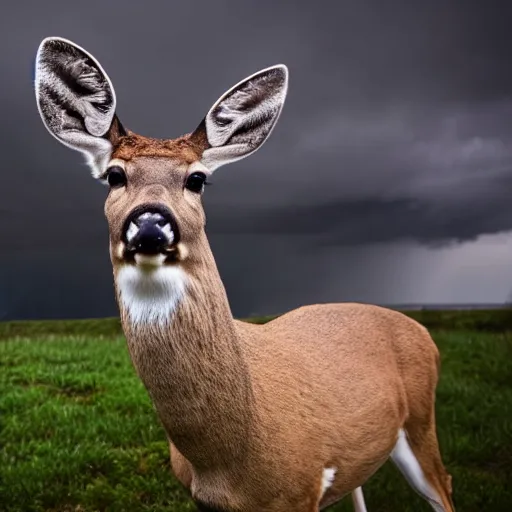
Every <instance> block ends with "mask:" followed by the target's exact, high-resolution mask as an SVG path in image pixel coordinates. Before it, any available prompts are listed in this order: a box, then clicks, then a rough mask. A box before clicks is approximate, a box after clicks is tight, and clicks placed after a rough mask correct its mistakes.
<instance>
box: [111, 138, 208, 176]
mask: <svg viewBox="0 0 512 512" xmlns="http://www.w3.org/2000/svg"><path fill="white" fill-rule="evenodd" d="M200 157H201V155H200V152H199V150H198V148H196V147H195V146H194V144H193V143H192V142H191V141H190V140H189V138H188V136H184V137H180V138H179V139H167V140H165V139H151V138H148V137H142V136H140V135H136V134H133V133H131V134H129V135H127V136H124V137H121V138H120V140H119V141H118V142H117V144H116V145H115V146H114V148H113V151H112V160H114V159H119V160H122V161H124V162H126V164H127V165H125V168H126V171H127V172H128V174H131V175H132V176H134V177H135V176H138V177H140V179H142V180H143V181H148V180H149V181H154V180H157V181H158V180H159V178H166V179H169V178H170V177H171V175H175V176H176V175H180V174H182V173H184V172H186V171H187V170H188V169H189V168H191V164H194V166H192V167H194V169H195V167H198V169H197V170H199V168H200V167H203V166H202V165H201V164H200V163H199V160H200Z"/></svg>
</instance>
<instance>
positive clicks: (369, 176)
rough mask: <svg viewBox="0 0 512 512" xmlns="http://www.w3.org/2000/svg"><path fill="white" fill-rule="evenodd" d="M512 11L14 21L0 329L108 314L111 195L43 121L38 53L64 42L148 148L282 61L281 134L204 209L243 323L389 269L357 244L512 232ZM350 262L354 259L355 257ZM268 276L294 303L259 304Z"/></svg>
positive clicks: (163, 6) (1, 56)
mask: <svg viewBox="0 0 512 512" xmlns="http://www.w3.org/2000/svg"><path fill="white" fill-rule="evenodd" d="M511 14H512V7H511V6H510V5H509V4H508V3H507V2H506V1H485V2H484V1H480V2H473V3H472V4H471V7H469V6H468V4H467V3H466V2H462V0H460V1H455V0H451V1H446V0H444V1H440V0H432V1H430V2H423V1H419V0H418V1H414V2H401V1H399V0H396V1H393V2H380V1H377V0H374V1H371V2H356V1H354V2H337V3H336V2H330V3H324V4H322V8H319V7H316V6H315V4H314V3H311V2H305V1H304V2H303V1H293V2H291V1H282V2H273V1H263V0H260V1H251V0H247V1H244V2H240V1H238V2H234V1H230V0H224V1H219V2H207V1H203V2H199V1H187V2H181V3H171V2H164V1H161V2H157V1H152V2H144V3H141V2H133V1H124V2H99V1H98V0H91V1H89V2H87V3H75V4H70V3H69V2H64V1H63V0H51V1H49V2H44V3H41V2H36V1H35V0H30V1H29V2H24V3H20V2H18V3H11V4H9V6H5V7H4V9H3V15H2V18H1V19H0V43H1V46H2V48H3V50H2V52H1V53H0V66H1V69H2V81H1V83H0V107H1V112H2V114H3V123H2V124H1V125H0V131H1V136H0V144H1V149H2V171H1V172H0V235H1V236H2V248H1V252H0V280H1V283H2V285H3V286H2V293H3V295H1V296H0V297H2V299H1V301H0V306H1V309H2V311H6V312H5V313H3V314H4V317H20V316H21V317H23V316H40V315H42V316H58V315H61V316H62V315H64V316H82V315H85V316H87V315H89V314H91V315H92V314H94V315H101V314H102V312H103V313H104V314H112V313H113V312H114V311H115V306H114V305H113V300H112V290H111V282H110V277H108V276H110V270H109V262H108V257H106V255H107V231H106V225H105V221H104V218H103V213H102V208H103V206H102V205H103V200H104V197H105V189H103V188H102V187H101V186H99V185H98V184H96V183H94V181H93V180H92V179H91V178H90V176H89V174H88V170H87V168H86V167H85V165H84V164H83V163H82V161H81V157H80V156H79V155H78V154H76V153H73V152H71V151H69V150H68V149H66V148H64V147H62V146H60V145H59V144H58V142H56V141H55V140H53V139H52V138H51V137H50V135H49V134H48V133H47V132H46V130H45V128H44V127H43V125H42V123H41V121H40V119H39V116H38V113H37V110H36V105H35V99H34V92H33V86H32V83H31V79H32V64H33V59H34V56H35V51H36V49H37V46H38V44H39V42H40V41H41V39H42V38H44V37H46V36H48V35H60V36H62V37H67V38H70V39H72V40H74V41H76V42H77V43H78V44H80V45H82V46H84V47H85V48H87V49H88V50H89V51H91V52H92V53H93V54H94V55H95V56H96V57H97V58H98V59H99V60H100V61H101V63H102V64H103V66H104V67H105V69H106V70H107V72H108V73H109V75H110V76H111V78H112V80H113V82H114V86H115V88H116V92H117V96H118V106H119V115H120V117H121V119H122V120H123V122H124V123H125V124H126V125H127V126H128V127H130V128H131V129H133V130H134V131H136V132H139V133H142V134H144V135H148V136H155V137H175V136H178V135H180V134H182V133H184V132H187V131H190V130H192V129H193V128H194V127H195V126H196V124H197V123H198V122H199V120H200V119H201V118H202V117H203V115H204V114H205V112H206V110H207V109H208V108H209V107H210V105H211V104H212V103H213V102H214V101H215V100H216V99H217V97H218V96H219V95H220V94H221V93H222V92H223V91H224V90H226V89H227V88H228V87H230V86H231V85H232V84H233V83H235V82H237V81H238V80H240V79H241V78H243V77H244V76H247V75H248V74H250V73H253V72H254V71H256V70H258V69H260V68H263V67H266V66H268V65H271V64H274V63H277V62H284V63H286V64H287V65H288V66H289V68H290V72H291V82H290V92H289V98H288V100H287V104H286V106H285V109H284V111H283V115H282V117H281V120H280V122H279V125H278V127H277V128H276V130H275V131H274V133H273V135H272V138H271V139H270V140H269V141H268V142H267V143H266V144H265V146H264V148H263V149H262V150H261V151H259V152H258V153H257V154H255V155H254V156H252V157H251V158H249V159H247V160H244V161H241V162H238V163H236V164H233V165H232V166H230V167H226V168H223V169H220V170H219V171H217V172H216V174H215V176H214V182H215V185H214V187H211V189H208V194H207V196H206V197H205V204H206V209H207V215H208V230H209V232H210V233H211V238H212V245H213V246H214V249H215V251H216V254H217V259H218V262H219V266H220V267H221V269H222V272H223V276H224V278H225V281H226V286H227V288H228V290H229V292H230V297H231V300H232V303H233V304H234V309H235V310H236V312H237V313H238V314H246V313H248V312H253V311H259V310H268V309H269V308H271V309H275V310H284V309H287V308H289V307H292V306H293V305H294V304H295V303H296V302H297V301H299V299H300V300H304V301H306V300H307V298H308V297H310V298H312V297H315V300H320V299H321V298H322V297H324V296H325V297H327V292H326V291H325V290H326V287H327V288H329V286H330V282H332V280H333V279H332V276H333V275H334V274H336V275H337V276H343V278H344V279H346V280H348V281H350V279H351V276H352V275H354V273H355V272H356V271H355V270H353V269H354V268H356V267H357V268H359V269H361V272H363V273H364V272H365V271H364V268H363V267H361V266H357V265H356V262H358V261H362V262H364V264H365V265H372V266H379V265H380V266H381V267H382V265H383V263H382V261H381V262H380V263H379V260H373V259H371V258H369V257H367V256H364V257H363V255H364V254H365V250H364V247H365V244H371V243H375V242H379V243H394V242H395V241H400V240H412V241H415V242H417V243H421V244H426V245H429V246H437V245H439V244H444V243H452V242H453V241H455V242H457V241H464V240H473V239H477V238H478V237H479V236H480V235H482V234H485V233H496V232H501V231H506V230H512V215H509V214H508V204H507V196H508V193H507V191H508V190H510V185H511V182H510V181H511V179H512V178H511V176H512V169H511V168H512V155H511V151H512V150H511V147H512V146H511V137H512V128H511V126H512V125H511V124H510V118H511V115H510V114H511V113H512V92H511V91H512V68H511V67H510V65H509V51H508V48H509V46H510V30H509V26H508V20H510V15H511ZM34 20H37V22H35V21H34ZM246 237H252V238H251V239H253V240H254V241H253V242H252V243H251V242H250V241H249V238H246ZM263 239H264V240H266V242H262V240H263ZM241 240H243V245H244V247H243V248H242V247H241ZM269 240H272V242H271V243H270V242H269ZM351 247H352V248H354V251H356V253H357V251H360V252H359V253H357V254H358V255H355V254H356V253H350V254H351V256H350V257H349V256H347V255H348V252H347V251H348V250H349V248H351ZM276 248H278V249H276ZM357 248H360V249H357ZM326 251H331V252H333V253H336V254H338V252H337V251H342V252H343V251H344V252H343V254H344V256H342V257H340V258H341V261H343V265H335V266H333V265H334V263H332V261H331V259H330V258H329V257H328V256H327V254H328V253H327V252H326ZM349 252H350V251H349ZM241 260H243V262H244V263H243V265H242V264H241V262H240V261H241ZM320 260H321V261H325V262H327V261H331V263H329V264H327V263H325V265H324V266H325V275H323V277H322V276H320V275H319V274H318V273H315V272H313V270H312V269H313V267H314V266H315V264H314V263H312V262H313V261H320ZM262 261H264V262H265V265H263V263H262ZM283 262H285V263H283ZM285 267H286V268H285ZM251 268H253V269H254V270H253V271H252V272H251V270H250V269H251ZM382 268H384V267H382ZM79 269H80V270H79ZM86 269H93V270H91V271H89V270H86ZM351 269H352V270H351ZM385 270H386V272H387V273H388V274H389V273H390V272H391V267H388V266H386V267H385ZM85 272H89V274H87V275H85ZM297 274H300V275H301V279H300V280H297V279H296V278H295V276H296V275H297ZM263 275H265V276H267V275H268V279H269V280H271V281H272V283H274V284H275V286H276V287H277V286H280V287H281V288H280V289H282V290H283V291H282V292H279V293H274V295H273V299H272V300H271V301H269V300H268V293H269V290H268V289H267V290H266V291H258V290H259V282H260V281H261V279H262V276H263ZM378 275H381V277H376V278H375V279H374V280H373V281H372V284H371V286H370V284H368V287H367V292H365V293H367V294H366V295H364V294H362V295H361V294H359V292H357V289H358V288H357V286H359V285H358V284H357V282H358V279H357V278H356V277H354V283H353V285H354V287H352V288H351V286H350V285H349V284H348V285H347V288H346V290H348V291H347V293H348V295H347V296H345V295H344V296H343V297H342V298H343V299H344V300H346V299H348V298H350V293H353V296H361V297H368V300H371V297H372V296H376V297H377V296H379V297H384V298H385V295H379V293H380V292H379V290H383V289H384V288H386V286H388V285H389V283H388V281H387V278H385V277H382V276H383V273H381V274H378ZM52 276H53V277H52ZM55 276H59V277H58V278H56V277H55ZM329 276H330V277H329ZM340 279H341V277H340ZM242 280H244V281H245V282H246V283H247V290H250V291H247V290H246V289H244V288H242V287H241V286H240V285H239V283H240V282H241V281H242ZM359 281H360V279H359ZM372 287H373V288H372ZM50 288H51V293H50V291H49V290H50ZM299 289H300V290H302V291H301V292H300V294H299ZM365 289H366V288H365ZM322 290H323V291H322ZM350 290H352V291H351V292H350ZM372 290H373V291H372ZM349 292H350V293H349ZM322 293H324V295H322ZM45 294H50V295H48V296H46V295H45ZM298 294H299V295H298ZM372 294H373V295H372ZM45 296H46V297H47V300H44V298H42V297H45ZM71 296H73V297H80V296H84V297H88V298H87V299H84V300H83V301H78V299H77V300H76V301H75V302H74V301H73V300H70V299H69V297H71ZM59 297H60V298H59ZM63 297H67V298H68V299H69V300H68V299H66V300H65V299H63ZM318 298H320V299H318ZM0 313H1V311H0Z"/></svg>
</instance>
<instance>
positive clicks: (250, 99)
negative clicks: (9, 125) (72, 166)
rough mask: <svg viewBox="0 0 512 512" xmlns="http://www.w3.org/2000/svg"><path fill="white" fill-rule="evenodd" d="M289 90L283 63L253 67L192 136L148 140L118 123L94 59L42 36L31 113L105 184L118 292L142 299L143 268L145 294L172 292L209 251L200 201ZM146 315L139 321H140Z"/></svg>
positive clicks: (263, 135) (266, 131)
mask: <svg viewBox="0 0 512 512" xmlns="http://www.w3.org/2000/svg"><path fill="white" fill-rule="evenodd" d="M287 84H288V71H287V68H286V67H285V66H284V65H277V66H273V67H269V68H267V69H264V70H262V71H259V72H258V73H255V74H254V75H251V76H249V77H248V78H246V79H244V80H242V81H241V82H239V83H238V84H236V85H235V86H233V87H232V88H231V89H229V90H228V91H227V92H226V93H224V94H223V95H222V96H221V97H220V98H219V99H218V100H217V101H216V102H215V103H214V105H213V106H212V107H211V108H210V110H209V111H208V113H207V114H206V116H205V118H204V119H203V120H202V121H201V123H200V124H199V126H198V127H197V129H196V130H195V131H194V132H192V133H190V134H188V135H185V136H183V137H180V138H177V139H171V140H160V139H151V138H146V137H142V136H140V135H136V134H135V133H133V132H131V131H129V130H127V129H125V128H124V127H123V125H122V124H121V122H120V120H119V118H118V116H117V113H116V95H115V92H114V88H113V86H112V82H111V80H110V78H109V77H108V76H107V74H106V73H105V71H104V70H103V68H102V67H101V65H100V64H99V63H98V61H97V60H96V59H95V58H94V57H93V56H92V55H90V54H89V53H87V52H86V51H85V50H84V49H82V48H81V47H79V46H77V45H75V44H74V43H72V42H70V41H67V40H65V39H61V38H47V39H45V40H43V42H42V43H41V45H40V47H39V50H38V53H37V57H36V83H35V86H36V97H37V104H38V109H39V113H40V115H41V118H42V120H43V122H44V124H45V126H46V128H47V129H48V130H49V132H50V133H51V134H52V135H53V136H54V137H55V138H56V139H57V140H59V141H60V142H61V143H63V144H65V145H66V146H68V147H70V148H72V149H74V150H77V151H80V152H81V153H83V154H84V155H85V156H86V158H87V163H88V165H89V167H90V169H91V171H92V175H93V176H94V178H96V179H98V180H100V181H101V182H104V183H105V184H107V185H108V186H109V188H110V190H109V193H108V196H107V199H106V202H105V215H106V218H107V221H108V225H109V233H110V255H111V260H112V264H113V266H114V273H115V275H116V276H117V280H118V281H124V282H125V284H126V286H125V288H130V286H132V287H133V286H135V287H139V288H140V289H139V290H138V293H139V295H140V294H141V293H143V288H144V286H146V285H147V283H146V284H144V283H145V279H144V277H143V275H144V272H145V273H146V274H147V273H152V276H153V277H152V278H151V286H152V288H153V290H152V293H153V294H154V293H155V289H156V288H158V286H157V285H158V283H160V284H161V286H162V293H163V294H167V295H169V293H170V294H174V295H176V294H179V293H180V290H182V289H183V287H184V282H185V281H186V279H187V276H190V275H193V273H194V269H195V268H196V265H197V264H198V263H200V262H201V261H204V258H205V255H207V254H209V250H208V242H207V240H206V235H205V231H204V226H205V214H204V211H203V206H202V201H201V196H202V193H203V190H204V185H205V183H207V180H208V177H209V176H210V175H211V174H212V173H213V172H214V171H215V170H216V169H217V168H218V167H220V166H221V165H224V164H227V163H230V162H234V161H236V160H239V159H241V158H245V157H246V156H249V155H250V154H252V153H254V152H255V151H256V150H257V149H259V148H260V147H261V146H262V144H263V143H264V142H265V140H266V139H267V138H268V137H269V135H270V133H271V132H272V130H273V128H274V126H275V124H276V122H277V120H278V118H279V115H280V113H281V110H282V107H283V104H284V101H285V97H286V93H287ZM155 276H158V279H155ZM169 279H171V280H172V286H171V287H169V282H168V281H169ZM130 283H131V285H130ZM141 287H142V288H141ZM129 296H130V293H129V292H127V293H125V298H127V299H128V297H129ZM171 302H172V301H171ZM153 313H154V310H153ZM153 313H152V312H151V311H146V312H144V314H143V313H142V312H139V313H138V315H139V316H141V318H140V320H142V316H144V315H145V317H146V318H149V317H151V316H152V314H153ZM167 313H168V312H167ZM134 314H135V312H134ZM162 314H163V315H165V314H166V313H165V312H162Z"/></svg>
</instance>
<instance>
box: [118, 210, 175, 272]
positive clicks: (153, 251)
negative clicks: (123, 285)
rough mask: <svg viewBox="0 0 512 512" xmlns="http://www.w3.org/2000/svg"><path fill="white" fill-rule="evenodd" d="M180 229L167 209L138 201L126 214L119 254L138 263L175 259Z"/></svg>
mask: <svg viewBox="0 0 512 512" xmlns="http://www.w3.org/2000/svg"><path fill="white" fill-rule="evenodd" d="M179 241H180V233H179V229H178V225H177V223H176V221H175V219H174V216H173V215H172V213H171V211H170V210H169V209H168V208H167V207H165V206H163V205H159V204H154V205H141V206H138V207H137V208H135V209H134V210H133V211H132V212H131V213H130V215H128V217H127V218H126V221H125V222H124V225H123V230H122V246H123V247H122V253H123V254H122V258H123V259H124V260H125V261H126V262H129V263H136V264H140V265H144V264H146V265H152V266H154V265H163V264H164V263H175V262H176V261H177V259H178V257H179V253H180V250H179Z"/></svg>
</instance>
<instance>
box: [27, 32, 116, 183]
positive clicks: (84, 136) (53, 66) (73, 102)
mask: <svg viewBox="0 0 512 512" xmlns="http://www.w3.org/2000/svg"><path fill="white" fill-rule="evenodd" d="M35 89H36V98H37V107H38V109H39V114H40V115H41V118H42V120H43V123H44V125H45V126H46V128H47V129H48V131H49V132H50V133H51V134H52V135H53V136H54V137H55V138H56V139H57V140H59V141H60V142H61V143H62V144H64V145H66V146H68V147H70V148H72V149H74V150H76V151H80V152H81V153H83V154H84V155H85V156H86V158H87V163H88V164H89V167H90V168H91V170H92V174H93V176H94V177H96V178H98V177H99V176H101V175H102V174H103V172H104V171H105V169H106V166H107V164H108V162H109V160H110V157H111V153H112V144H113V142H114V141H115V139H116V138H117V137H119V136H120V135H123V134H125V131H124V129H123V127H122V126H121V123H120V122H119V120H118V119H117V117H116V115H115V109H116V95H115V92H114V88H113V87H112V83H111V82H110V79H109V77H108V76H107V74H106V73H105V71H103V68H102V67H101V66H100V64H99V63H98V61H97V60H96V59H95V58H94V57H93V56H92V55H90V54H89V53H87V52H86V51H85V50H84V49H82V48H80V47H79V46H77V45H75V44H74V43H72V42H71V41H67V40H66V39H62V38H58V37H49V38H47V39H44V40H43V42H42V43H41V44H40V46H39V49H38V51H37V56H36V70H35Z"/></svg>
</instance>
